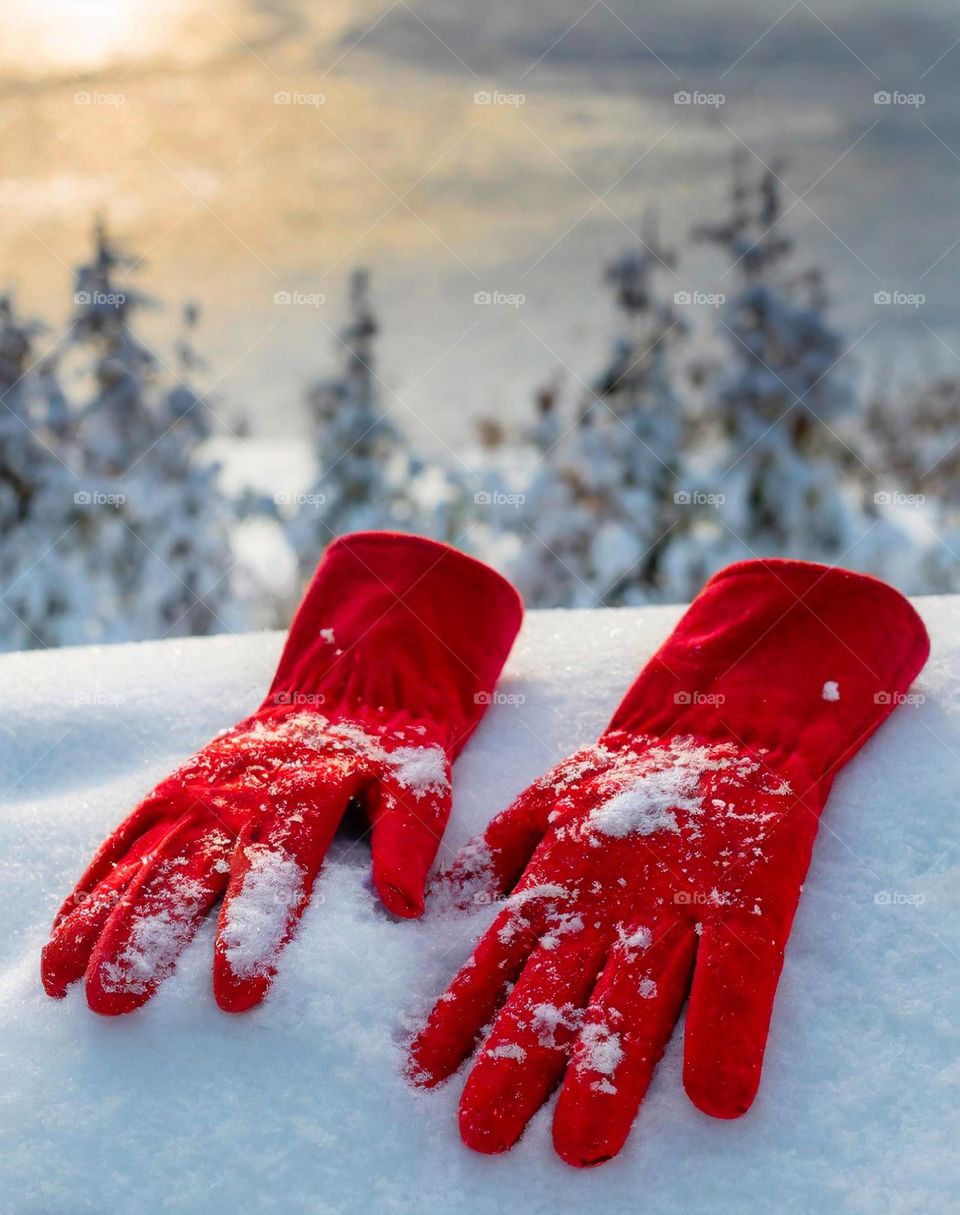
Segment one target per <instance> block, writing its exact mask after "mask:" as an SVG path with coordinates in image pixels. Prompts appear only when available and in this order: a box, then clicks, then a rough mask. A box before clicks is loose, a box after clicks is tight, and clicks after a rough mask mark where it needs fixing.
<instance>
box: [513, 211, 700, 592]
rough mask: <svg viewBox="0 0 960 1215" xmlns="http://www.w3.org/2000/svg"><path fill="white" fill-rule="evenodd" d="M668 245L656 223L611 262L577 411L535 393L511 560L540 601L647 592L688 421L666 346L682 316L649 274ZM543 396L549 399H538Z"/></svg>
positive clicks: (666, 531) (665, 530) (679, 332)
mask: <svg viewBox="0 0 960 1215" xmlns="http://www.w3.org/2000/svg"><path fill="white" fill-rule="evenodd" d="M672 261H673V255H672V254H671V253H670V252H669V251H667V250H666V249H665V248H663V247H662V246H661V244H660V242H659V240H658V239H657V237H656V234H655V233H654V232H653V231H652V230H648V232H647V234H646V239H645V240H644V243H643V245H642V247H641V248H640V249H638V250H635V251H631V252H630V253H628V254H626V255H624V256H622V257H620V258H619V259H618V260H616V261H615V262H613V263H612V264H611V265H610V266H609V267H608V269H607V272H606V275H605V281H606V283H607V284H608V285H609V286H610V288H611V289H612V292H613V295H614V302H615V306H616V310H617V317H618V327H619V333H618V335H617V338H616V340H615V342H614V345H613V348H612V350H611V354H610V358H609V361H608V363H607V365H606V366H605V367H604V368H603V369H602V371H601V372H600V374H599V375H598V376H597V377H596V378H595V380H594V381H593V383H592V384H591V385H590V387H589V389H588V391H587V393H586V394H585V396H584V398H583V399H582V400H581V401H580V402H579V403H578V407H577V412H576V416H575V419H574V420H573V423H572V424H571V423H570V422H569V421H568V422H566V423H565V424H564V425H565V426H566V429H565V430H564V428H563V426H562V425H561V424H560V423H559V421H558V419H557V417H556V411H555V406H554V403H553V400H552V399H551V398H550V397H549V396H548V397H546V398H544V400H542V401H541V403H540V408H539V409H538V418H537V422H536V426H535V429H534V437H535V442H534V444H533V446H534V450H535V451H536V453H537V456H536V462H535V464H534V473H533V476H532V478H531V481H530V484H529V487H528V488H527V489H526V490H525V495H526V501H525V503H524V504H523V507H522V509H521V511H520V512H519V520H518V524H519V526H520V527H521V528H522V529H523V530H524V531H525V532H526V542H525V543H524V546H523V550H522V552H521V553H520V554H519V555H518V558H517V560H516V562H515V567H514V568H513V570H512V572H513V573H514V574H515V576H516V577H517V579H518V581H519V583H520V584H521V587H522V589H523V590H524V591H525V593H526V594H527V595H528V597H529V599H530V601H531V602H535V603H538V604H540V605H557V604H566V605H569V604H574V605H580V604H583V605H591V606H592V605H595V604H616V603H635V602H643V601H644V600H646V599H648V598H649V597H650V596H651V594H654V593H656V588H657V586H658V582H659V566H660V561H661V558H662V555H663V552H664V550H665V547H666V544H667V542H668V538H669V535H670V531H671V528H672V526H673V525H674V516H675V505H674V502H673V487H674V484H675V478H676V473H677V467H678V462H679V457H680V447H681V440H682V436H683V431H684V405H683V401H682V400H681V398H680V396H679V394H678V392H677V391H676V389H675V387H674V383H675V380H676V378H677V376H676V367H675V361H676V355H675V351H674V347H675V346H676V343H677V342H678V340H679V339H680V338H681V337H682V336H683V334H684V332H685V326H684V324H683V322H682V321H681V319H680V317H679V316H678V314H677V312H676V311H675V309H674V306H673V303H672V301H671V300H670V299H669V298H668V297H667V296H666V295H665V294H664V293H663V291H662V289H661V287H660V284H659V282H658V281H657V279H658V275H660V274H661V273H662V272H663V271H664V270H665V269H667V268H668V267H669V266H671V264H672ZM544 403H549V406H550V408H549V409H544V408H543V405H544Z"/></svg>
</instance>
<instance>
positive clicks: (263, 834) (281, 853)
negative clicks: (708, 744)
mask: <svg viewBox="0 0 960 1215" xmlns="http://www.w3.org/2000/svg"><path fill="white" fill-rule="evenodd" d="M355 785H356V781H354V782H350V781H344V780H342V779H341V780H339V781H336V780H332V781H331V782H330V783H328V784H326V785H324V786H323V787H322V788H321V789H320V790H318V791H317V792H316V794H315V795H314V797H313V798H312V799H311V802H310V804H309V805H300V806H296V805H282V804H275V805H274V807H273V809H272V810H271V812H270V813H269V814H268V815H265V816H263V817H261V818H258V819H254V820H251V822H250V824H248V826H247V828H245V829H244V831H243V832H242V833H241V835H240V838H239V839H238V841H237V844H236V847H235V849H234V851H233V856H232V859H231V862H230V881H229V885H228V887H227V893H226V896H225V898H224V900H223V906H222V907H221V908H220V916H219V918H218V920H217V936H216V943H215V946H214V959H213V994H214V997H215V999H216V1001H217V1004H219V1006H220V1007H221V1008H222V1009H223V1010H224V1011H225V1012H245V1011H246V1010H247V1009H248V1008H252V1007H253V1006H254V1005H255V1004H259V1003H260V1001H261V1000H262V999H263V998H264V996H265V995H266V994H267V992H268V991H269V989H270V984H271V983H272V982H273V977H274V975H275V974H276V972H277V960H278V958H279V955H280V953H281V951H282V949H283V947H284V945H286V944H287V942H288V941H289V940H290V938H291V937H292V936H293V933H294V931H295V930H296V926H297V924H298V922H299V920H300V917H301V916H302V914H303V912H304V910H305V909H306V907H307V904H308V903H309V901H310V894H311V892H312V890H313V883H314V880H315V879H316V876H317V873H318V872H319V870H320V866H321V865H322V863H323V858H324V856H325V855H326V853H327V849H328V848H329V847H330V841H331V840H332V839H333V837H334V835H335V833H336V830H337V827H338V826H339V824H340V820H341V819H342V817H343V814H344V811H345V810H346V808H347V803H348V802H349V800H350V797H351V796H352V794H353V793H354V792H355V787H354V786H355Z"/></svg>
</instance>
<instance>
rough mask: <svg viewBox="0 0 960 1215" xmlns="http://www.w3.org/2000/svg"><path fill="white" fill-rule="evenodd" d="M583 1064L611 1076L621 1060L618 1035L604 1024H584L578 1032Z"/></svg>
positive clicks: (591, 1069) (601, 1073)
mask: <svg viewBox="0 0 960 1215" xmlns="http://www.w3.org/2000/svg"><path fill="white" fill-rule="evenodd" d="M580 1045H581V1047H582V1050H583V1054H582V1060H583V1066H584V1067H587V1068H589V1069H590V1071H592V1072H599V1073H600V1075H601V1076H612V1075H613V1073H614V1072H615V1071H616V1070H617V1068H618V1067H619V1066H620V1064H621V1063H622V1062H623V1047H622V1046H621V1045H620V1035H619V1034H615V1033H612V1032H611V1031H610V1030H609V1029H608V1028H607V1027H606V1026H605V1025H599V1024H593V1025H585V1026H584V1027H583V1030H582V1031H581V1033H580Z"/></svg>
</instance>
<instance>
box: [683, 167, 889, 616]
mask: <svg viewBox="0 0 960 1215" xmlns="http://www.w3.org/2000/svg"><path fill="white" fill-rule="evenodd" d="M782 218H783V211H782V206H781V201H780V183H779V178H778V176H777V173H776V171H775V170H773V169H770V170H767V171H764V172H763V173H762V175H761V176H760V177H759V179H753V180H752V179H751V178H750V175H749V174H748V172H747V167H746V164H745V162H744V160H743V159H742V158H740V157H738V158H737V160H736V162H735V166H734V181H733V192H732V199H731V208H730V214H729V216H728V217H727V218H726V219H724V220H722V221H720V222H718V223H715V224H710V225H706V226H704V227H702V228H700V229H699V230H698V231H697V233H696V235H697V236H698V238H699V239H701V240H705V241H708V242H711V243H713V244H715V245H717V246H719V247H720V248H721V249H722V250H723V251H724V253H725V254H726V256H727V257H728V258H729V262H730V264H731V266H732V267H733V268H734V269H735V271H736V275H737V287H736V291H735V293H734V295H733V297H732V299H730V300H728V301H727V302H726V304H725V306H724V308H723V310H722V311H721V313H720V336H721V337H722V339H723V340H724V341H725V343H726V346H727V350H728V356H729V357H728V360H727V362H726V364H725V367H724V369H723V370H722V371H721V373H720V375H719V377H718V381H717V383H716V385H715V390H714V392H713V396H712V404H711V409H710V416H709V417H708V418H707V419H706V422H707V425H706V427H705V432H704V433H702V434H701V443H702V444H703V446H704V448H705V449H706V459H705V460H704V459H700V460H698V459H696V458H694V459H692V460H691V461H690V464H691V467H692V468H700V469H701V470H702V471H701V474H700V478H699V480H698V479H696V478H695V477H693V476H691V478H689V479H691V480H692V481H693V484H692V486H691V489H692V492H691V493H690V494H689V495H688V496H690V497H691V498H692V499H693V501H692V503H691V505H692V509H689V510H687V511H686V512H685V513H684V515H683V516H682V519H683V523H682V534H678V535H677V536H676V537H675V541H676V543H675V544H674V545H672V546H671V553H670V559H669V573H668V581H669V582H670V585H671V593H672V595H674V596H677V597H687V596H688V595H689V594H691V593H692V592H693V591H695V590H696V588H697V587H698V586H699V585H701V584H702V581H703V579H704V578H705V577H706V576H707V575H708V574H709V573H710V572H711V571H712V570H713V569H715V568H718V567H719V566H720V565H723V564H725V563H726V562H727V561H729V560H732V559H735V558H739V557H748V556H751V555H757V554H760V555H772V554H783V553H789V554H790V555H792V556H795V557H805V558H809V559H814V560H826V561H829V560H834V559H837V558H838V557H839V556H840V555H841V554H843V553H845V552H847V551H849V550H850V548H851V546H853V545H855V544H856V541H857V538H858V535H859V534H861V533H863V532H864V531H865V530H866V528H867V527H868V522H867V520H866V519H865V516H864V513H863V510H862V507H861V505H860V504H859V502H858V501H857V496H858V491H859V482H858V479H857V476H856V474H855V466H857V464H858V461H857V457H856V454H855V453H854V452H853V451H852V443H851V441H850V440H849V439H846V438H843V437H841V434H840V429H839V428H840V427H842V426H843V425H844V420H845V418H847V417H849V415H850V413H851V411H852V410H853V408H854V404H855V402H854V398H853V395H852V393H851V392H850V390H849V387H848V386H847V384H846V383H845V381H844V380H843V378H842V376H841V374H840V373H839V372H838V370H837V364H838V362H839V361H840V359H841V357H842V354H843V349H844V348H843V343H842V341H841V338H840V337H839V335H838V334H837V333H836V332H835V331H834V330H833V329H832V328H831V327H830V325H829V323H828V322H827V320H826V315H825V314H826V309H827V305H828V298H827V294H826V290H825V286H824V282H823V278H822V276H821V275H820V273H819V272H818V271H816V270H809V269H808V270H803V271H800V272H797V271H795V270H793V268H792V262H791V257H792V253H793V243H792V241H791V240H790V239H789V238H788V237H787V236H786V235H785V234H784V232H783V225H782V223H781V220H782ZM703 454H704V453H703V452H701V453H700V455H701V456H702V455H703ZM704 465H705V466H706V468H705V470H704ZM859 466H860V467H862V465H859ZM698 498H699V499H700V500H701V501H705V502H706V505H705V506H703V507H702V508H700V509H698V507H697V499H698ZM718 501H719V507H718V508H717V502H718Z"/></svg>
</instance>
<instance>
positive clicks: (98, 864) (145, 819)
mask: <svg viewBox="0 0 960 1215" xmlns="http://www.w3.org/2000/svg"><path fill="white" fill-rule="evenodd" d="M175 817H176V812H174V813H173V814H171V802H170V799H169V798H166V797H161V796H160V795H159V794H156V793H154V794H151V795H150V796H149V797H147V798H145V799H144V800H143V801H142V802H141V803H140V805H139V806H137V808H136V809H135V810H134V811H133V813H132V814H130V815H128V816H127V817H126V818H125V819H124V820H123V822H122V823H121V824H120V826H119V827H117V829H116V830H115V831H114V832H113V833H112V834H111V835H109V836H107V838H106V839H105V840H104V841H103V843H102V844H101V845H100V847H99V848H98V849H97V851H96V853H95V854H94V857H93V860H92V861H91V862H90V864H89V865H88V866H87V867H86V869H85V870H84V871H83V874H82V875H81V877H80V879H79V881H78V882H77V884H76V885H75V886H74V888H73V889H72V890H71V891H70V893H69V894H68V895H67V897H66V899H64V901H63V903H62V904H61V907H60V910H59V911H58V912H57V914H56V917H55V918H54V921H53V927H54V928H56V927H57V925H58V924H59V923H60V921H61V920H63V919H65V918H66V917H67V916H69V915H71V914H72V913H73V912H74V911H76V909H77V906H78V904H80V903H82V902H83V901H84V899H85V898H86V897H87V896H88V895H90V894H91V893H92V892H93V890H94V889H95V887H96V886H98V885H99V883H100V882H101V881H102V880H103V879H104V878H105V877H107V876H108V875H109V874H110V872H111V870H112V869H113V867H114V866H115V865H116V864H118V863H119V862H120V861H121V860H122V859H123V858H124V857H125V856H126V855H127V854H128V853H129V852H130V851H131V850H132V849H133V847H134V846H135V845H136V843H137V841H138V840H139V839H141V838H142V837H143V836H144V835H146V834H147V833H148V832H151V831H153V829H154V828H155V827H156V825H157V823H158V820H160V819H161V818H162V819H164V820H165V822H166V823H167V825H169V823H170V822H172V821H173V819H174V818H175Z"/></svg>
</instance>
